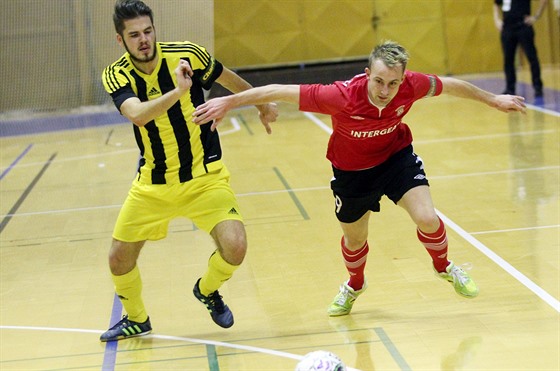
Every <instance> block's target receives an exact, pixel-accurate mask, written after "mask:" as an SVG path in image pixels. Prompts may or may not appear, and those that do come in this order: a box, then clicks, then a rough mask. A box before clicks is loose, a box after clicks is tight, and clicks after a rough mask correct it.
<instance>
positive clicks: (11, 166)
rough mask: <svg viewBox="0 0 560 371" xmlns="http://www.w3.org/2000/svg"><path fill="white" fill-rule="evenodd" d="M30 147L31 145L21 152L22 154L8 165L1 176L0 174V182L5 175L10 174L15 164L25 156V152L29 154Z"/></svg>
mask: <svg viewBox="0 0 560 371" xmlns="http://www.w3.org/2000/svg"><path fill="white" fill-rule="evenodd" d="M31 147H33V143H31V144H30V145H28V146H27V148H26V149H24V150H23V152H22V153H21V154H20V155H19V156H18V157H17V158H16V159H15V160H14V161H13V162H12V163H11V164H10V166H8V167H7V168H6V169H5V170H4V171H3V172H2V174H0V180H2V178H4V176H5V175H6V174H8V173H9V172H10V170H12V169H13V168H14V167H15V166H16V164H17V163H18V162H19V160H21V159H22V158H23V156H25V155H26V154H27V152H29V150H30V149H31Z"/></svg>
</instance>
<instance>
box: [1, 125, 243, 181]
mask: <svg viewBox="0 0 560 371" xmlns="http://www.w3.org/2000/svg"><path fill="white" fill-rule="evenodd" d="M231 124H232V126H233V129H229V130H225V131H220V135H228V134H232V133H235V132H237V131H240V130H241V125H239V121H238V120H237V119H236V118H235V117H232V118H231ZM138 151H139V150H138V148H137V147H134V148H129V149H121V150H118V151H111V152H103V153H94V154H90V155H83V156H74V157H67V158H63V159H60V158H59V159H56V160H55V161H54V162H56V163H61V162H69V161H80V160H86V159H92V158H97V157H105V156H116V155H120V154H122V153H130V152H135V153H138ZM44 164H45V163H44V162H30V163H27V164H18V165H17V166H16V167H17V168H23V167H30V166H39V165H41V166H43V165H44ZM6 169H7V167H5V168H2V167H0V171H4V170H6Z"/></svg>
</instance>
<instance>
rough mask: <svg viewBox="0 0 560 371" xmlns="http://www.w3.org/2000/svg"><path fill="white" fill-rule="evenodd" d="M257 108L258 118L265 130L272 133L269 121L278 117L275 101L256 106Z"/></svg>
mask: <svg viewBox="0 0 560 371" xmlns="http://www.w3.org/2000/svg"><path fill="white" fill-rule="evenodd" d="M257 108H258V109H259V118H260V119H261V122H262V124H263V125H264V127H265V129H266V132H267V133H268V134H272V128H271V127H270V123H271V122H274V121H276V119H277V118H278V106H277V105H276V103H268V104H263V105H260V106H257Z"/></svg>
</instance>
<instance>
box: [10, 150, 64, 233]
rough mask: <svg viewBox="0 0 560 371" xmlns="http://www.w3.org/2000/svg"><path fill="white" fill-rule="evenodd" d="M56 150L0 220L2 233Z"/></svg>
mask: <svg viewBox="0 0 560 371" xmlns="http://www.w3.org/2000/svg"><path fill="white" fill-rule="evenodd" d="M56 155H57V152H55V153H53V154H52V155H51V157H50V158H49V159H48V160H47V162H45V164H44V165H43V168H42V169H41V170H40V171H39V173H38V174H37V175H36V176H35V178H33V180H32V181H31V183H29V185H28V186H27V188H25V190H24V191H23V193H22V194H21V196H19V198H18V200H17V201H16V203H15V204H14V205H13V206H12V208H11V209H10V211H8V214H6V216H5V217H4V219H2V221H1V222H0V233H2V231H3V230H4V228H6V226H7V225H8V223H9V222H10V220H12V217H13V216H14V215H15V214H16V211H17V210H18V209H19V207H20V206H21V204H23V201H25V199H26V198H27V196H29V194H30V193H31V191H32V190H33V187H35V185H36V184H37V183H38V182H39V179H41V177H42V176H43V174H44V173H45V171H47V169H48V167H49V166H50V165H51V163H52V162H53V161H54V158H55V157H56Z"/></svg>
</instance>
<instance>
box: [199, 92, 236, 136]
mask: <svg viewBox="0 0 560 371" xmlns="http://www.w3.org/2000/svg"><path fill="white" fill-rule="evenodd" d="M229 110H230V107H229V105H228V97H227V96H226V97H219V98H213V99H210V100H209V101H207V102H206V103H203V104H201V105H200V106H198V107H196V110H195V111H194V113H193V121H194V123H195V124H197V125H202V124H206V123H207V122H210V121H212V120H214V122H213V123H212V126H210V130H212V131H214V130H216V127H218V125H219V124H220V123H221V121H222V119H223V118H224V116H225V115H226V113H227V112H228V111H229Z"/></svg>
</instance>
